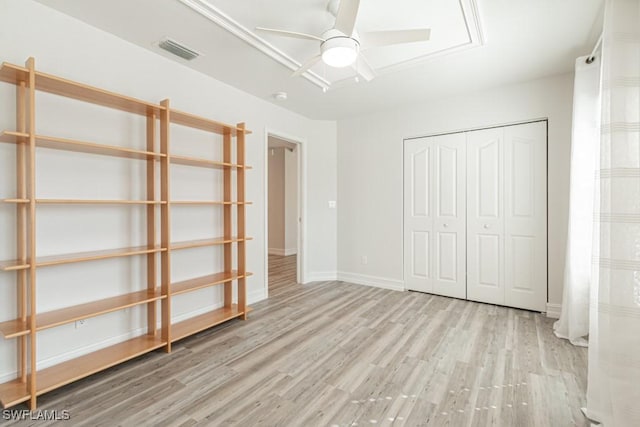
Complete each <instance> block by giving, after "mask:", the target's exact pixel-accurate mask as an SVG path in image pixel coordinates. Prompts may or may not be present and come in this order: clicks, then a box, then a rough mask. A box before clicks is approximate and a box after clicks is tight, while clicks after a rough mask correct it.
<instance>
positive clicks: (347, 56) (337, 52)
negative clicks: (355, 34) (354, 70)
mask: <svg viewBox="0 0 640 427" xmlns="http://www.w3.org/2000/svg"><path fill="white" fill-rule="evenodd" d="M358 48H359V44H358V42H357V41H356V40H354V39H352V38H350V37H335V38H332V39H329V40H327V41H325V42H324V43H322V46H321V49H322V61H323V62H324V63H325V64H327V65H328V66H330V67H335V68H343V67H348V66H349V65H351V64H353V63H354V62H355V60H356V58H357V57H358Z"/></svg>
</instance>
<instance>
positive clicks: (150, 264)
mask: <svg viewBox="0 0 640 427" xmlns="http://www.w3.org/2000/svg"><path fill="white" fill-rule="evenodd" d="M156 119H157V117H156V114H155V113H154V112H149V113H148V114H147V151H149V152H156ZM146 166H147V200H149V201H155V200H156V161H155V158H153V157H150V158H149V159H147V165H146ZM146 209H147V246H148V247H149V249H151V248H155V247H156V207H155V205H154V204H149V205H147V208H146ZM156 260H157V254H156V253H150V254H147V290H148V291H149V292H154V293H155V292H156V290H157V285H158V282H157V277H156V271H157V270H156ZM157 324H158V321H157V319H156V302H155V301H152V302H150V303H148V304H147V335H151V336H155V334H156V332H157Z"/></svg>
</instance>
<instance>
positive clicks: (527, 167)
mask: <svg viewBox="0 0 640 427" xmlns="http://www.w3.org/2000/svg"><path fill="white" fill-rule="evenodd" d="M546 177H547V173H546V123H544V122H537V123H529V124H525V125H518V126H509V127H507V128H505V250H506V251H505V254H506V258H505V304H506V305H509V306H513V307H519V308H526V309H529V310H536V311H545V310H546V302H547V223H546V220H547V206H546V200H547V198H546V189H547V182H546Z"/></svg>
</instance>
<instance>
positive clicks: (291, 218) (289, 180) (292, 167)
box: [283, 148, 298, 255]
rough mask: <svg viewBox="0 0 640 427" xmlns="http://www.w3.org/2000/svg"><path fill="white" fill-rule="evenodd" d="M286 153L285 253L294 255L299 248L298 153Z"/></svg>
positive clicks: (294, 151)
mask: <svg viewBox="0 0 640 427" xmlns="http://www.w3.org/2000/svg"><path fill="white" fill-rule="evenodd" d="M283 151H284V176H285V178H284V193H285V196H284V229H285V231H284V253H285V255H294V254H295V253H296V252H297V248H298V153H297V149H294V150H293V151H292V150H287V149H286V148H285V149H283Z"/></svg>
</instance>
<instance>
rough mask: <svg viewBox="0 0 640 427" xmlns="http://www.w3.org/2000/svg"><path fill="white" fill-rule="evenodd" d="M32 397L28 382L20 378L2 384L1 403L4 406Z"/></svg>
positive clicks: (0, 389) (0, 387) (0, 390)
mask: <svg viewBox="0 0 640 427" xmlns="http://www.w3.org/2000/svg"><path fill="white" fill-rule="evenodd" d="M30 397H31V396H30V395H29V392H28V391H27V384H26V383H23V382H20V380H13V381H9V382H7V383H4V384H0V403H2V406H3V407H4V408H8V407H10V406H14V405H17V404H19V403H22V402H26V401H27V400H29V398H30Z"/></svg>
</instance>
